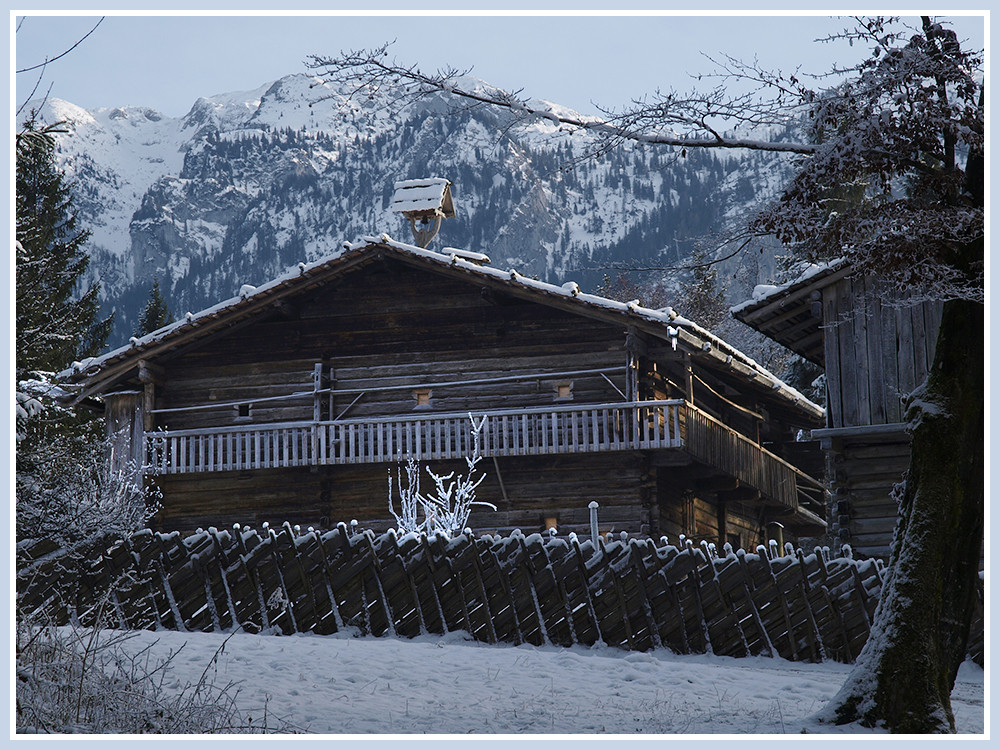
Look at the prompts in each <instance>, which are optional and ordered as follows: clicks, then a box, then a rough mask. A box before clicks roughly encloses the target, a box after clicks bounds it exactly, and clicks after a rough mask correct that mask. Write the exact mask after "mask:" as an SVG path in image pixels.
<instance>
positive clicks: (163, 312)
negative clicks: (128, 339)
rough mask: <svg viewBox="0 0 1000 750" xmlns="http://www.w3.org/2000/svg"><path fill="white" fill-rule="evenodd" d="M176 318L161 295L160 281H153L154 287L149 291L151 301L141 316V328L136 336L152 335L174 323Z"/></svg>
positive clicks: (147, 303)
mask: <svg viewBox="0 0 1000 750" xmlns="http://www.w3.org/2000/svg"><path fill="white" fill-rule="evenodd" d="M173 322H174V318H173V316H172V315H171V314H170V309H169V308H168V307H167V301H166V300H165V299H163V295H162V294H161V293H160V280H159V279H156V280H155V281H153V286H152V288H151V289H150V290H149V300H148V301H147V302H146V306H145V307H144V308H143V310H142V314H141V315H140V316H139V328H138V330H137V331H136V332H135V335H136V336H145V335H146V334H147V333H152V332H153V331H156V330H158V329H160V328H163V326H165V325H167V324H168V323H173Z"/></svg>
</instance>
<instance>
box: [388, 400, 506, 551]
mask: <svg viewBox="0 0 1000 750" xmlns="http://www.w3.org/2000/svg"><path fill="white" fill-rule="evenodd" d="M487 419H488V417H487V416H486V415H484V416H483V417H482V418H481V419H479V420H478V421H477V420H476V419H475V418H474V417H473V416H472V414H469V422H470V423H471V434H472V446H473V447H472V455H471V456H466V457H465V464H466V466H467V468H468V472H467V473H466V474H460V475H458V476H457V477H456V476H455V472H452V473H450V474H447V475H442V474H435V473H434V472H433V471H431V469H430V467H429V466H428V467H426V470H427V474H428V475H429V476H430V478H431V479H432V480H433V482H434V492H433V494H423V493H422V492H421V491H420V467H419V465H418V464H417V461H416V459H414V458H413V457H412V456H411V457H408V458H407V460H406V465H405V470H406V484H405V486H404V483H403V478H402V473H401V472H399V471H397V473H396V489H397V492H398V494H399V512H398V513H397V512H396V509H395V507H394V502H393V487H392V485H393V482H392V472H389V512H390V513H392V516H393V518H395V519H396V524H397V528H398V530H399V532H400V533H402V534H407V533H418V534H419V533H423V534H427V535H428V536H432V535H434V534H442V535H444V536H448V537H452V536H455V535H456V534H460V533H461V532H462V531H463V530H464V529H465V527H466V524H467V522H468V520H469V514H470V513H471V512H472V506H473V505H484V506H487V507H489V508H491V509H493V510H496V509H497V508H496V506H495V505H493V504H492V503H487V502H483V501H480V500H476V489H477V488H478V487H479V485H480V484H482V481H483V479H485V478H486V475H485V474H478V475H477V474H476V473H475V470H476V464H478V463H479V462H480V460H482V457H483V456H482V453H481V436H482V432H483V429H484V428H485V427H486V423H487Z"/></svg>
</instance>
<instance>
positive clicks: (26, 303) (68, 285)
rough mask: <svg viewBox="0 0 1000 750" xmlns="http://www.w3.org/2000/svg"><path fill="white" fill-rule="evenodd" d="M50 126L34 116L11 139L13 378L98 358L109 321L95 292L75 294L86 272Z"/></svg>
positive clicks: (83, 234)
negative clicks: (13, 143)
mask: <svg viewBox="0 0 1000 750" xmlns="http://www.w3.org/2000/svg"><path fill="white" fill-rule="evenodd" d="M53 132H56V131H55V130H54V128H52V127H49V128H44V129H39V128H38V127H37V126H36V124H35V122H34V120H33V118H32V119H29V120H28V122H26V123H25V125H24V128H23V130H22V131H21V132H20V133H19V134H18V135H17V137H16V159H17V165H16V188H15V192H16V206H17V217H16V235H15V238H16V242H15V254H16V262H17V268H16V274H17V283H16V292H15V297H16V299H15V302H16V305H17V308H16V327H17V332H16V358H17V364H16V366H17V375H18V379H21V378H23V377H24V376H25V375H27V374H29V373H33V372H39V371H49V372H51V371H54V370H59V369H62V368H64V367H66V366H67V365H69V364H70V363H71V362H72V361H73V360H74V359H79V358H82V357H87V356H92V355H94V354H96V353H97V352H98V351H99V350H100V349H101V347H103V346H104V343H105V341H106V339H107V336H108V332H109V331H110V328H111V318H110V317H108V318H106V319H104V320H99V319H98V311H99V305H100V303H99V300H98V291H99V288H98V286H97V285H96V284H95V285H93V286H91V287H90V288H89V289H86V290H84V291H83V294H82V295H80V297H79V298H74V292H75V291H76V290H77V288H78V286H79V285H80V284H81V282H82V280H83V276H84V274H85V273H86V271H87V265H88V262H89V258H88V256H87V254H86V252H85V251H84V248H83V246H84V243H85V242H86V241H87V237H88V236H89V232H87V231H86V230H82V229H78V228H77V225H76V217H75V215H74V214H73V202H72V197H71V195H70V191H69V188H68V187H67V186H66V184H65V183H64V180H63V175H62V173H61V172H60V171H59V169H58V167H57V166H56V164H55V160H54V148H55V145H54V142H53V140H52V135H51V134H52V133H53Z"/></svg>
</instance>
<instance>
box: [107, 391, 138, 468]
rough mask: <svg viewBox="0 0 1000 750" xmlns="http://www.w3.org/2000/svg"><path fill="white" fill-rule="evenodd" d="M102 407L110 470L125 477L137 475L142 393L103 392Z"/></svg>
mask: <svg viewBox="0 0 1000 750" xmlns="http://www.w3.org/2000/svg"><path fill="white" fill-rule="evenodd" d="M104 409H105V411H104V426H105V433H106V435H107V439H108V451H109V453H110V455H109V456H108V467H109V469H110V470H111V474H112V476H114V475H116V474H119V473H122V472H124V474H125V475H127V476H128V477H129V478H136V479H137V478H138V477H139V476H140V475H141V470H142V427H143V425H142V393H141V392H139V391H121V392H118V393H108V394H105V396H104Z"/></svg>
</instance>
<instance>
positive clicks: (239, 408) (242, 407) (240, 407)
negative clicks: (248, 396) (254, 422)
mask: <svg viewBox="0 0 1000 750" xmlns="http://www.w3.org/2000/svg"><path fill="white" fill-rule="evenodd" d="M252 406H253V404H236V421H238V422H246V421H249V420H250V416H251V411H252Z"/></svg>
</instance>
